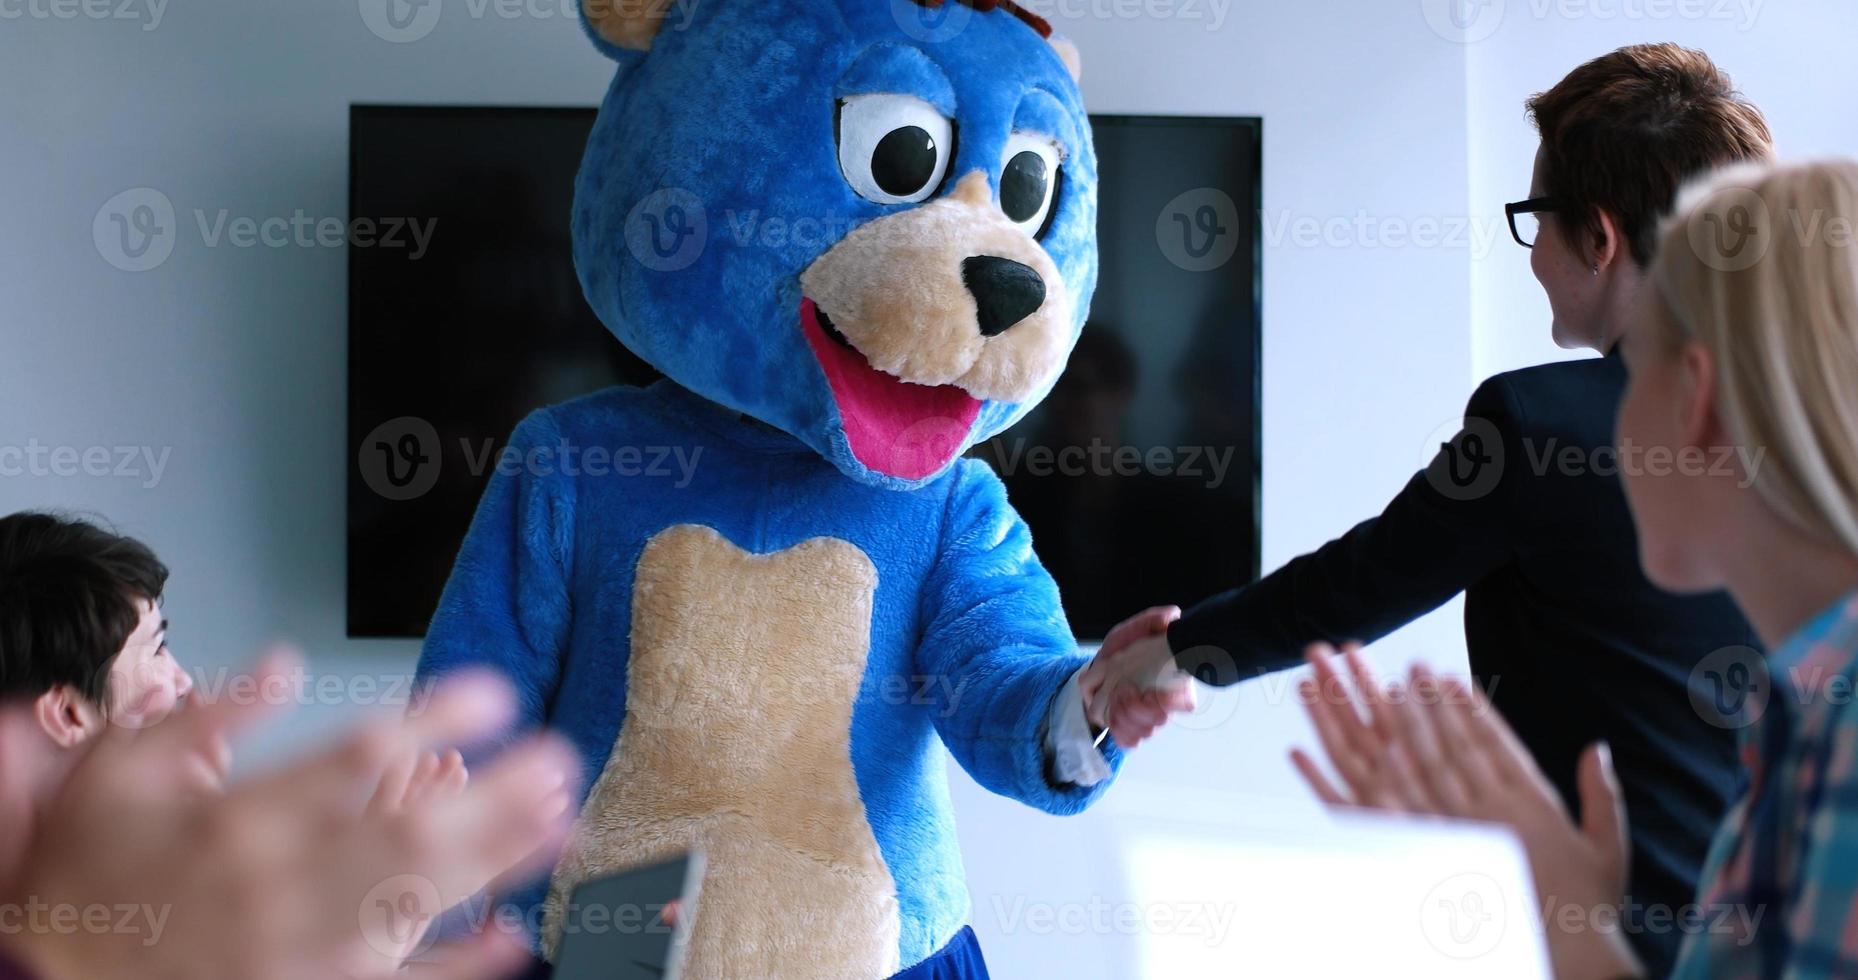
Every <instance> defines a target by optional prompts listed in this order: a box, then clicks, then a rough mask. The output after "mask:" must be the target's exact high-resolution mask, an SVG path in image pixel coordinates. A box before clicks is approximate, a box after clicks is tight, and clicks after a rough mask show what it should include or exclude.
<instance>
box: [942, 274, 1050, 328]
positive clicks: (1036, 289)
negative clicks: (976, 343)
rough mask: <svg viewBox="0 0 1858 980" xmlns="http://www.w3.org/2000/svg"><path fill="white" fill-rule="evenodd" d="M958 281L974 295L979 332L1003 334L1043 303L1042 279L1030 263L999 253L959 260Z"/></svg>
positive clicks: (1043, 282) (1043, 289) (1043, 283)
mask: <svg viewBox="0 0 1858 980" xmlns="http://www.w3.org/2000/svg"><path fill="white" fill-rule="evenodd" d="M961 281H962V282H963V283H965V284H966V285H967V287H968V292H970V293H973V294H974V305H975V306H977V307H979V310H980V316H979V320H980V328H981V333H983V334H985V335H987V336H989V337H993V336H996V335H998V334H1002V333H1005V332H1006V328H1008V327H1010V326H1012V325H1013V324H1015V323H1018V322H1019V321H1021V320H1024V319H1025V318H1027V317H1029V316H1031V315H1032V314H1033V313H1034V312H1036V311H1037V310H1038V308H1039V307H1040V306H1041V305H1042V304H1043V303H1044V302H1045V280H1044V279H1041V278H1039V274H1038V273H1037V272H1034V271H1033V269H1032V267H1031V266H1029V265H1024V264H1021V263H1019V262H1015V261H1013V260H1012V259H1003V258H1001V257H1000V256H998V255H970V256H968V257H967V258H965V259H962V260H961Z"/></svg>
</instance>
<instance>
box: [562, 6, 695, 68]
mask: <svg viewBox="0 0 1858 980" xmlns="http://www.w3.org/2000/svg"><path fill="white" fill-rule="evenodd" d="M672 3H673V0H580V5H581V23H582V24H583V25H585V26H586V28H587V33H588V35H589V36H591V37H592V38H593V41H594V46H595V47H597V48H599V49H600V50H601V51H603V52H605V53H606V55H607V57H609V58H619V57H622V56H623V55H624V54H625V53H626V52H633V53H637V52H640V51H647V50H650V48H651V46H652V39H653V38H656V37H657V36H658V30H659V28H662V27H663V26H664V22H665V18H666V17H668V16H669V15H670V13H671V5H672Z"/></svg>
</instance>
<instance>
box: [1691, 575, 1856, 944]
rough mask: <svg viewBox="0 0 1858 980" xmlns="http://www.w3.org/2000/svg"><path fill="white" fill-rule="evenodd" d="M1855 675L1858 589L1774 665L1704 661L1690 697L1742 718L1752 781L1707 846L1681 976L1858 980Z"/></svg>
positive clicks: (1784, 649) (1777, 655)
mask: <svg viewBox="0 0 1858 980" xmlns="http://www.w3.org/2000/svg"><path fill="white" fill-rule="evenodd" d="M1713 659H1720V658H1713ZM1738 665H1739V666H1738ZM1855 678H1858V596H1849V597H1847V598H1845V599H1842V600H1840V601H1839V602H1838V603H1837V604H1835V605H1834V606H1833V607H1832V608H1830V609H1828V610H1826V611H1825V612H1823V613H1820V614H1819V615H1818V616H1817V617H1815V618H1814V619H1813V620H1812V621H1811V622H1810V623H1808V624H1807V625H1806V626H1804V627H1802V628H1801V629H1800V630H1799V631H1798V632H1797V633H1795V634H1794V635H1793V637H1792V638H1790V639H1789V640H1788V641H1787V642H1786V643H1785V644H1784V645H1782V646H1781V647H1780V648H1779V649H1778V650H1776V651H1774V653H1773V654H1772V655H1771V656H1769V657H1768V658H1767V661H1766V664H1765V667H1764V665H1763V663H1762V661H1761V660H1760V659H1759V658H1757V657H1754V656H1752V655H1750V656H1748V657H1745V658H1738V657H1733V656H1732V657H1730V658H1728V659H1725V660H1723V661H1722V662H1721V663H1717V664H1714V665H1712V663H1711V662H1710V661H1706V662H1705V663H1704V664H1703V665H1701V666H1699V668H1698V675H1697V676H1696V677H1695V678H1694V680H1695V681H1697V683H1698V685H1699V686H1700V687H1702V688H1704V689H1705V690H1704V691H1702V692H1701V693H1699V694H1693V697H1708V698H1713V699H1714V703H1715V704H1716V705H1719V706H1721V707H1722V708H1727V707H1729V706H1730V705H1731V704H1733V706H1734V707H1735V708H1737V709H1738V716H1739V717H1740V718H1741V719H1742V725H1743V727H1742V728H1741V733H1740V734H1741V746H1742V761H1743V765H1744V768H1745V773H1744V777H1745V782H1744V792H1743V794H1742V796H1741V799H1740V801H1739V802H1737V803H1736V805H1735V806H1734V808H1733V809H1731V810H1730V811H1729V814H1728V816H1727V817H1726V818H1725V819H1724V821H1723V825H1722V827H1721V828H1720V829H1719V830H1718V831H1717V834H1716V840H1715V842H1714V843H1713V844H1711V846H1710V856H1709V860H1708V861H1707V862H1706V863H1705V865H1704V868H1703V878H1702V884H1701V898H1700V899H1699V900H1698V901H1699V909H1698V912H1699V915H1698V917H1697V918H1695V919H1693V920H1692V925H1691V927H1690V928H1688V929H1687V932H1688V935H1687V936H1686V938H1685V941H1684V947H1683V952H1682V953H1681V954H1680V955H1679V958H1678V964H1677V969H1676V971H1675V972H1674V973H1673V974H1672V976H1673V977H1678V978H1683V980H1694V978H1705V977H1707V978H1712V980H1714V978H1742V977H1749V978H1755V977H1776V978H1781V977H1786V978H1805V977H1858V905H1855V902H1858V706H1855V705H1854V704H1853V700H1854V697H1858V688H1855V687H1854V681H1855Z"/></svg>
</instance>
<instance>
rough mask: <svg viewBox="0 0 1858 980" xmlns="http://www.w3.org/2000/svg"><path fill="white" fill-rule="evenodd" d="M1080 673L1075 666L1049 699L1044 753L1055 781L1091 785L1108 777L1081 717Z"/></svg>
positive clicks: (1084, 721) (1082, 715) (1082, 697)
mask: <svg viewBox="0 0 1858 980" xmlns="http://www.w3.org/2000/svg"><path fill="white" fill-rule="evenodd" d="M1083 673H1084V668H1082V667H1079V668H1078V670H1077V673H1075V674H1072V675H1071V679H1070V680H1069V681H1066V682H1065V686H1064V689H1063V690H1061V691H1059V692H1058V697H1057V698H1055V699H1054V700H1053V701H1052V709H1051V713H1050V714H1048V715H1047V716H1046V718H1045V756H1046V758H1048V759H1050V760H1051V762H1052V775H1053V776H1055V777H1057V779H1058V781H1059V782H1061V783H1074V784H1076V785H1078V786H1095V785H1096V784H1098V783H1100V782H1103V781H1104V780H1105V779H1108V778H1110V764H1109V763H1108V762H1105V761H1104V760H1103V753H1101V752H1099V751H1097V746H1096V737H1095V736H1093V735H1091V733H1090V721H1089V719H1087V718H1085V717H1084V692H1083V691H1081V690H1079V689H1078V678H1079V677H1081V676H1082V675H1083Z"/></svg>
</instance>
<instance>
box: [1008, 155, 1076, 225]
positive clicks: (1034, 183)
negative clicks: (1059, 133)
mask: <svg viewBox="0 0 1858 980" xmlns="http://www.w3.org/2000/svg"><path fill="white" fill-rule="evenodd" d="M1004 157H1005V160H1006V163H1005V164H1004V165H1003V166H1002V167H1001V168H1000V210H1001V211H1004V212H1006V216H1007V218H1008V219H1009V220H1011V221H1012V222H1013V223H1014V224H1016V225H1018V226H1019V227H1020V229H1021V230H1022V231H1024V232H1025V233H1026V234H1028V235H1031V236H1032V237H1034V238H1040V237H1043V236H1044V234H1045V231H1046V228H1047V227H1048V226H1049V225H1050V223H1051V221H1050V219H1051V214H1052V205H1053V202H1054V200H1055V198H1056V197H1057V196H1058V195H1057V190H1058V184H1059V177H1060V173H1059V169H1058V168H1059V162H1060V161H1061V160H1062V159H1063V154H1062V153H1060V152H1059V150H1058V144H1057V143H1055V142H1053V141H1052V139H1051V138H1050V137H1048V136H1040V135H1038V134H1036V133H1014V134H1013V135H1012V136H1011V137H1010V138H1009V139H1008V140H1007V141H1006V153H1005V154H1004Z"/></svg>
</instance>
